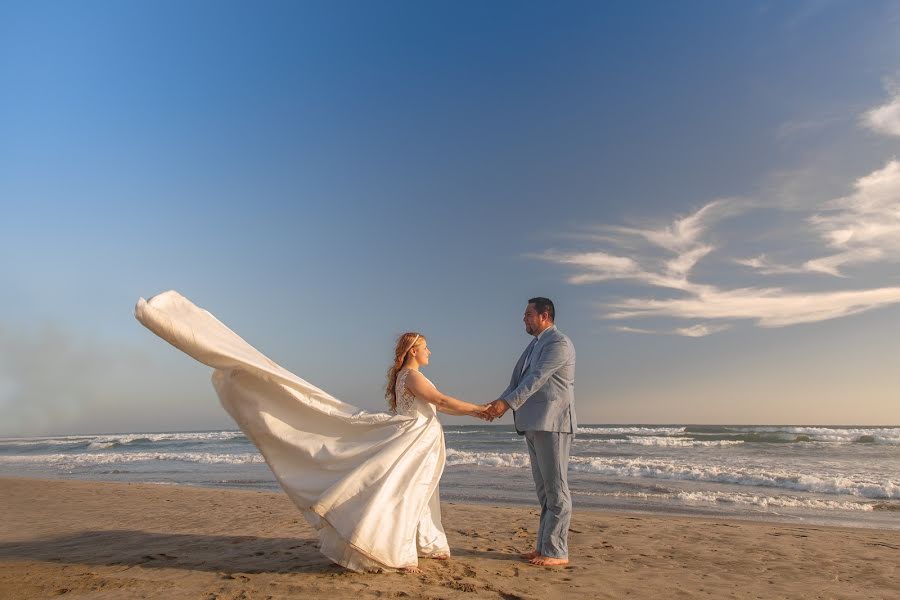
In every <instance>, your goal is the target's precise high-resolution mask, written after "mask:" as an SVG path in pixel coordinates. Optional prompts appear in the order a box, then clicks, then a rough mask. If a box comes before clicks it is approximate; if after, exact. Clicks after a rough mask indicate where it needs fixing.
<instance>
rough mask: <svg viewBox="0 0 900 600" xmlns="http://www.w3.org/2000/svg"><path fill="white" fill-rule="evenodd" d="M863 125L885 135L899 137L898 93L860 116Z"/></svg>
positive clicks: (899, 109) (899, 104) (899, 106)
mask: <svg viewBox="0 0 900 600" xmlns="http://www.w3.org/2000/svg"><path fill="white" fill-rule="evenodd" d="M862 122H863V125H865V126H866V127H868V128H869V129H871V130H872V131H876V132H878V133H883V134H885V135H900V91H898V90H895V91H894V93H893V96H892V98H891V99H890V100H888V101H887V102H886V103H884V104H882V105H881V106H876V107H875V108H873V109H872V110H869V111H866V112H865V113H864V114H863V116H862Z"/></svg>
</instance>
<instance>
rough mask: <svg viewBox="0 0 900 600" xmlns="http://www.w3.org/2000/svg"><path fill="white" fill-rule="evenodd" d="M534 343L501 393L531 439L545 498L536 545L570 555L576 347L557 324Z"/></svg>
mask: <svg viewBox="0 0 900 600" xmlns="http://www.w3.org/2000/svg"><path fill="white" fill-rule="evenodd" d="M533 344H534V345H533V347H532V345H531V344H529V347H528V348H526V349H525V351H524V352H523V353H522V356H521V357H519V360H518V362H517V363H516V366H515V368H514V369H513V374H512V378H511V379H510V382H509V386H508V387H507V388H506V390H504V391H503V393H502V394H500V396H499V397H500V399H501V400H504V401H506V403H507V404H509V406H510V407H511V408H512V409H513V419H514V421H515V425H516V431H517V432H518V433H519V434H520V435H524V436H525V441H526V442H527V443H528V455H529V457H530V458H531V473H532V475H533V477H534V485H535V488H536V489H537V495H538V500H540V503H541V522H540V527H539V528H538V535H537V543H536V545H535V550H537V552H539V553H540V554H541V555H542V556H549V557H554V558H568V552H569V548H568V533H569V521H570V519H571V516H572V498H571V495H570V494H569V483H568V469H569V449H570V447H571V444H572V437H573V435H574V433H575V429H576V428H577V426H578V424H577V420H576V418H575V406H574V405H575V347H574V346H573V345H572V340H570V339H569V338H568V337H567V336H565V335H563V334H562V333H561V332H560V331H559V330H558V329H557V328H556V326H555V325H554V326H552V327H550V328H549V329H547V330H545V331H544V332H543V334H542V335H541V336H540V338H539V339H538V340H537V341H535V342H533ZM526 358H527V365H526V364H525V363H526Z"/></svg>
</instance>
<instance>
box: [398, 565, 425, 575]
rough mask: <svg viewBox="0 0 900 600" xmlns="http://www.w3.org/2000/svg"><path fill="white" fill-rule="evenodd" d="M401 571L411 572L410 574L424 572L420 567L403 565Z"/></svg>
mask: <svg viewBox="0 0 900 600" xmlns="http://www.w3.org/2000/svg"><path fill="white" fill-rule="evenodd" d="M400 572H401V573H409V574H410V575H418V574H419V573H421V572H422V569H420V568H419V567H403V568H402V569H400Z"/></svg>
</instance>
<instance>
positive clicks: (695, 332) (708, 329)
mask: <svg viewBox="0 0 900 600" xmlns="http://www.w3.org/2000/svg"><path fill="white" fill-rule="evenodd" d="M730 327H731V326H730V325H709V324H707V323H698V324H697V325H691V326H690V327H679V328H678V329H676V330H675V332H674V333H677V334H678V335H683V336H686V337H705V336H707V335H712V334H713V333H718V332H720V331H725V330H726V329H730Z"/></svg>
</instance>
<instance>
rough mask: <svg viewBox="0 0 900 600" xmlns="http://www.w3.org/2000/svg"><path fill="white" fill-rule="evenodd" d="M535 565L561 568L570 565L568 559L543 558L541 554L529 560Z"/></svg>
mask: <svg viewBox="0 0 900 600" xmlns="http://www.w3.org/2000/svg"><path fill="white" fill-rule="evenodd" d="M528 562H530V563H531V564H533V565H536V566H538V567H561V566H563V565H567V564H569V559H568V558H553V557H551V556H541V555H540V554H539V555H537V556H535V557H534V558H532V559H531V560H529V561H528Z"/></svg>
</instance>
